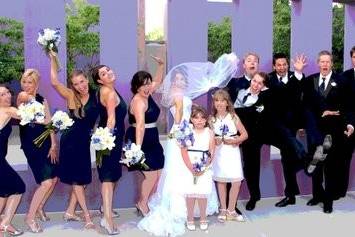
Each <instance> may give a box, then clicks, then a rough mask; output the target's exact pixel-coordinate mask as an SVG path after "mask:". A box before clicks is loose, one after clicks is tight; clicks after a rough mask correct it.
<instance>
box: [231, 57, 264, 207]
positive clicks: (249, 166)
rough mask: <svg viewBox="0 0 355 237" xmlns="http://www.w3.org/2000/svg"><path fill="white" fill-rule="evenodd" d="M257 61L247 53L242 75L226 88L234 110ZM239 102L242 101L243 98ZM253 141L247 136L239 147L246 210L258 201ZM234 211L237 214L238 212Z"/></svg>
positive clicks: (257, 158) (257, 153)
mask: <svg viewBox="0 0 355 237" xmlns="http://www.w3.org/2000/svg"><path fill="white" fill-rule="evenodd" d="M259 60H260V59H259V56H258V55H257V54H256V53H252V52H249V53H247V54H246V55H245V56H244V58H243V69H244V75H243V76H242V77H239V78H232V79H231V80H230V82H229V83H228V85H227V87H226V89H227V91H228V93H229V95H230V96H231V100H232V102H233V103H234V108H235V110H236V108H238V93H239V91H240V90H246V89H248V88H249V87H250V82H251V80H252V78H253V77H254V75H255V74H256V73H257V72H258V71H259ZM243 97H244V96H243ZM251 98H252V96H250V98H249V100H250V99H251ZM239 100H240V99H239ZM241 100H243V98H242V99H241ZM254 102H255V101H254ZM236 113H237V114H238V116H239V112H238V111H237V110H236ZM242 121H243V123H244V122H248V121H246V119H244V120H243V119H242ZM246 129H247V130H249V131H248V134H249V133H250V130H251V128H250V127H246ZM253 140H255V139H254V138H253V136H252V137H250V135H249V139H248V140H247V141H246V142H244V143H243V145H242V146H241V148H242V157H243V170H244V175H245V179H246V182H247V186H248V190H249V194H250V200H249V202H248V203H247V205H246V209H247V210H253V209H254V208H255V204H256V202H257V201H258V200H260V187H259V176H260V151H259V150H260V149H259V150H258V151H255V150H253V148H254V147H255V146H257V145H256V144H250V143H251V142H252V141H253ZM245 144H246V145H245ZM236 211H237V212H238V211H239V210H236Z"/></svg>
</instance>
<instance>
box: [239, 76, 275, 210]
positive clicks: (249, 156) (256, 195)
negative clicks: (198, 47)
mask: <svg viewBox="0 0 355 237" xmlns="http://www.w3.org/2000/svg"><path fill="white" fill-rule="evenodd" d="M267 80H268V75H267V74H266V73H263V72H258V73H256V74H255V75H254V77H253V78H252V80H251V83H250V86H249V87H248V88H246V89H240V90H239V91H238V94H237V98H236V100H235V102H234V109H235V112H236V114H237V115H238V116H239V118H240V120H241V121H242V122H243V125H244V127H245V129H246V130H247V131H248V139H247V140H246V141H244V142H243V143H242V144H241V150H242V155H243V161H244V162H243V164H244V166H243V169H244V177H245V180H246V182H247V186H248V189H249V194H250V199H249V201H248V202H247V205H246V210H248V211H251V210H253V209H254V208H255V205H256V202H257V201H258V200H260V187H259V180H260V150H261V146H262V145H263V139H262V136H263V134H264V133H265V132H264V129H265V127H266V126H267V125H268V124H269V121H268V118H269V117H270V116H269V115H268V111H269V109H270V107H271V106H270V93H268V91H269V90H268V89H267V88H266V87H265V84H267Z"/></svg>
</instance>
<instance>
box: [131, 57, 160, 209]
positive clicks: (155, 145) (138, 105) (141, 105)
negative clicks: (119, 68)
mask: <svg viewBox="0 0 355 237" xmlns="http://www.w3.org/2000/svg"><path fill="white" fill-rule="evenodd" d="M153 58H154V59H155V61H156V62H157V63H158V69H157V72H156V76H155V78H154V80H153V79H152V76H151V75H150V73H148V72H146V71H139V72H137V73H135V74H134V75H133V78H132V81H131V91H132V93H133V94H134V95H133V98H132V101H131V104H130V108H129V123H130V125H131V126H130V127H129V128H128V130H127V134H126V140H130V141H132V142H134V143H136V144H137V145H140V146H141V149H142V151H143V152H144V154H145V158H146V161H145V163H146V164H147V165H148V166H149V168H150V170H149V171H147V170H141V171H142V173H143V175H144V179H143V181H142V183H141V187H140V197H139V201H138V203H137V204H136V207H137V210H138V211H139V212H140V213H141V214H142V215H143V216H145V215H147V214H148V212H149V208H148V199H149V197H150V195H152V194H153V193H154V188H155V187H156V184H157V181H158V179H159V176H160V173H161V169H162V168H163V166H164V154H163V148H162V146H161V144H160V142H159V133H158V128H157V123H156V122H157V120H158V117H159V114H160V109H159V107H158V105H157V104H156V103H155V101H154V100H153V98H152V96H151V94H152V93H153V92H154V91H155V90H156V89H157V88H158V87H159V86H160V84H161V82H162V78H163V70H164V65H163V61H162V60H161V59H160V58H157V57H153Z"/></svg>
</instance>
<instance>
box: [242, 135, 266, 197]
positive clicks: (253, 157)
mask: <svg viewBox="0 0 355 237" xmlns="http://www.w3.org/2000/svg"><path fill="white" fill-rule="evenodd" d="M261 146H262V144H261V143H260V142H258V141H257V139H256V138H253V137H249V138H248V140H246V141H245V142H243V143H242V145H241V148H242V157H243V171H244V177H245V180H246V182H247V186H248V190H249V194H250V199H252V200H256V201H257V200H260V197H261V195H260V150H261Z"/></svg>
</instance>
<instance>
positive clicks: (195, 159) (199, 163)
mask: <svg viewBox="0 0 355 237" xmlns="http://www.w3.org/2000/svg"><path fill="white" fill-rule="evenodd" d="M194 153H197V154H199V155H196V156H192V159H191V164H192V170H193V171H194V172H196V173H203V172H205V171H206V170H208V169H209V168H210V166H209V165H208V158H209V157H210V156H211V154H210V153H209V152H208V151H207V152H204V151H201V152H200V151H199V152H194ZM200 154H201V155H200ZM201 156H202V157H201ZM198 177H199V176H198V175H194V184H197V179H198Z"/></svg>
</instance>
